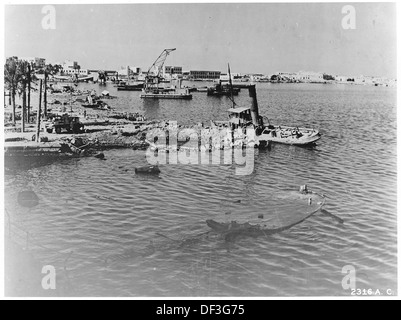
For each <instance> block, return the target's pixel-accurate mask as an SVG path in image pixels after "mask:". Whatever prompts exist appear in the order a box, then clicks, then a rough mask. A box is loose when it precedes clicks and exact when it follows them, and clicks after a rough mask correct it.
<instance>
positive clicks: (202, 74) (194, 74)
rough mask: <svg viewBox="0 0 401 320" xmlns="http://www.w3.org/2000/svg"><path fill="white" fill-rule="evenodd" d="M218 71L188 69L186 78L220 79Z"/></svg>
mask: <svg viewBox="0 0 401 320" xmlns="http://www.w3.org/2000/svg"><path fill="white" fill-rule="evenodd" d="M220 74H221V72H220V71H198V70H190V71H189V74H188V80H216V79H220Z"/></svg>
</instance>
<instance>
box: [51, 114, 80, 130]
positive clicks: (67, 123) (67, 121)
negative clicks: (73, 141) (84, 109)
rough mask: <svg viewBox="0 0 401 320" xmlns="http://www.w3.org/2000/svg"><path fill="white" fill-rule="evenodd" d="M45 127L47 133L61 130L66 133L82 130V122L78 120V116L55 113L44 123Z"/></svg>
mask: <svg viewBox="0 0 401 320" xmlns="http://www.w3.org/2000/svg"><path fill="white" fill-rule="evenodd" d="M45 128H46V131H47V132H48V133H53V131H55V132H56V133H57V134H60V133H62V131H63V130H65V131H67V132H68V133H71V132H72V133H75V134H76V133H80V132H82V131H83V130H84V124H83V123H82V122H81V121H80V120H79V117H72V116H69V115H68V114H63V115H56V116H54V117H53V118H52V119H51V120H50V121H48V122H47V123H45Z"/></svg>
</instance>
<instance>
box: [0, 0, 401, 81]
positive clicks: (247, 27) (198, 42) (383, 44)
mask: <svg viewBox="0 0 401 320" xmlns="http://www.w3.org/2000/svg"><path fill="white" fill-rule="evenodd" d="M346 4H348V3H308V4H301V3H253V4H252V3H225V4H224V3H223V4H217V3H203V4H202V3H201V4H195V3H179V4H172V3H170V4H138V3H137V4H101V5H97V4H86V5H79V4H74V5H54V8H55V12H56V16H55V29H44V28H43V27H42V20H43V19H44V18H45V15H46V14H43V13H42V7H43V5H6V6H5V43H4V47H5V55H6V57H8V56H20V57H31V56H35V57H43V58H46V60H47V61H48V62H63V61H64V60H73V61H77V62H78V63H79V64H80V65H81V68H88V69H107V70H116V69H119V68H120V67H123V66H127V65H130V66H139V67H142V68H143V69H144V70H147V69H148V68H149V67H150V66H151V64H152V63H153V62H154V61H155V60H156V58H157V57H158V56H159V54H160V53H161V52H162V51H163V50H164V49H167V48H176V49H177V50H176V51H174V52H172V53H171V54H170V55H169V56H168V58H167V61H166V65H176V66H182V67H183V70H184V71H185V70H218V71H222V72H225V71H226V70H227V63H230V67H231V71H232V72H239V73H264V74H271V73H274V72H278V71H285V72H293V71H300V70H305V71H320V72H326V73H328V74H332V75H354V76H357V75H362V74H363V75H372V76H385V77H389V78H396V76H397V65H396V63H397V53H396V49H397V47H396V38H397V36H396V5H395V3H352V6H354V8H355V14H356V15H355V22H356V24H355V29H344V28H343V23H342V22H343V19H344V17H345V16H346V14H345V13H342V8H343V7H344V5H346Z"/></svg>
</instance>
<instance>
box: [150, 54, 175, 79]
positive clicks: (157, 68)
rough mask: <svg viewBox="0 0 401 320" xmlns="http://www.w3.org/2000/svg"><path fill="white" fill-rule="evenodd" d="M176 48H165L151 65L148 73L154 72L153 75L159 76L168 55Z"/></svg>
mask: <svg viewBox="0 0 401 320" xmlns="http://www.w3.org/2000/svg"><path fill="white" fill-rule="evenodd" d="M174 50H175V48H173V49H164V50H163V52H162V53H161V54H160V56H159V57H158V58H157V59H156V61H155V62H153V64H152V65H151V67H150V68H149V70H148V74H150V73H151V72H153V76H155V77H159V76H160V73H161V72H162V69H163V65H164V62H165V61H166V58H167V56H168V55H169V54H170V53H171V52H172V51H174Z"/></svg>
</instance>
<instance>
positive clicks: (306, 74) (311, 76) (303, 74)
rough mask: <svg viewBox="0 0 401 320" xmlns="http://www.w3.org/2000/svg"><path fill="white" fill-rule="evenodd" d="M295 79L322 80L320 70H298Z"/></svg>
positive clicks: (304, 80) (306, 80)
mask: <svg viewBox="0 0 401 320" xmlns="http://www.w3.org/2000/svg"><path fill="white" fill-rule="evenodd" d="M297 80H299V81H302V82H324V78H323V73H322V72H313V71H300V72H298V73H297Z"/></svg>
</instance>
